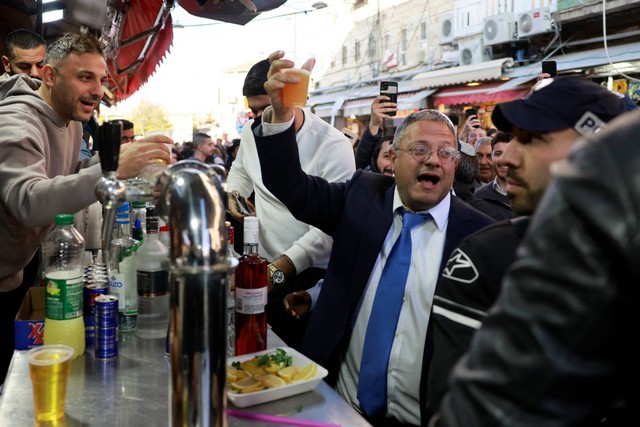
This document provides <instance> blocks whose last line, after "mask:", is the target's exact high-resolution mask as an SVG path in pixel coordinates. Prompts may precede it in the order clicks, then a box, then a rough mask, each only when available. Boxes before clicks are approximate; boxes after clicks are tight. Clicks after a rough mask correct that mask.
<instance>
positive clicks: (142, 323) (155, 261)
mask: <svg viewBox="0 0 640 427" xmlns="http://www.w3.org/2000/svg"><path fill="white" fill-rule="evenodd" d="M168 259H169V250H168V249H167V247H166V246H165V245H164V244H163V243H162V242H161V241H160V236H159V234H158V216H157V215H156V213H155V208H147V239H146V241H145V242H144V244H143V245H142V247H141V248H140V249H139V250H138V253H137V254H136V274H137V282H138V323H137V326H136V335H137V336H139V337H140V338H164V337H165V336H166V334H167V326H168V324H169V270H168V269H167V265H168Z"/></svg>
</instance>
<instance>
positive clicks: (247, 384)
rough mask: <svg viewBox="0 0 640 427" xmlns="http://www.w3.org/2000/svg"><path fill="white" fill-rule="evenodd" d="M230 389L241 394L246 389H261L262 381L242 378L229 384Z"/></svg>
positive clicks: (253, 378)
mask: <svg viewBox="0 0 640 427" xmlns="http://www.w3.org/2000/svg"><path fill="white" fill-rule="evenodd" d="M229 385H230V386H231V387H233V388H235V389H236V390H240V391H241V392H242V391H243V390H247V389H252V388H256V387H261V386H262V381H260V380H259V379H257V378H255V377H248V378H244V379H242V380H240V381H236V382H233V383H231V384H229Z"/></svg>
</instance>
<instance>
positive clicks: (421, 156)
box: [396, 145, 458, 163]
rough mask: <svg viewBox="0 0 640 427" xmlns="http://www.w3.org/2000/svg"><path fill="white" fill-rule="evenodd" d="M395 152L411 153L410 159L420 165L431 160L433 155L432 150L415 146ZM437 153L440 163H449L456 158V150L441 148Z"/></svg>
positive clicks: (422, 146) (398, 149)
mask: <svg viewBox="0 0 640 427" xmlns="http://www.w3.org/2000/svg"><path fill="white" fill-rule="evenodd" d="M396 150H397V151H406V152H408V153H411V157H413V159H414V160H415V161H416V162H418V163H422V162H424V161H425V160H428V159H430V158H431V154H433V148H431V147H426V146H424V145H416V146H414V147H411V148H396ZM436 151H437V152H438V158H439V159H440V161H441V162H442V163H451V162H453V161H454V160H455V159H457V158H458V150H456V149H455V148H453V147H441V148H438V149H437V150H436Z"/></svg>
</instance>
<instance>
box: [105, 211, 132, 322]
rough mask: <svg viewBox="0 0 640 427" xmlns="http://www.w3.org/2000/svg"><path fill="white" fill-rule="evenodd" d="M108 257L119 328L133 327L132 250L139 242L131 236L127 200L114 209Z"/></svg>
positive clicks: (108, 268)
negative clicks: (114, 225)
mask: <svg viewBox="0 0 640 427" xmlns="http://www.w3.org/2000/svg"><path fill="white" fill-rule="evenodd" d="M113 233H114V234H113V239H112V241H111V247H110V250H111V253H110V255H109V259H108V260H107V274H108V275H109V293H111V294H113V295H115V296H117V297H118V327H119V329H120V332H132V331H134V330H135V329H136V316H137V314H138V293H137V289H136V261H135V254H136V251H137V250H138V242H137V241H136V240H134V239H132V238H131V224H130V217H129V202H124V203H123V204H122V206H120V207H119V208H118V211H117V213H116V227H115V228H114V231H113Z"/></svg>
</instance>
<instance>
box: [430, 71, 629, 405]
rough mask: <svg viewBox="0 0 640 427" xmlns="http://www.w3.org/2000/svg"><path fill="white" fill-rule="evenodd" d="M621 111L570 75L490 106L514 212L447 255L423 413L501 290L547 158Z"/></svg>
mask: <svg viewBox="0 0 640 427" xmlns="http://www.w3.org/2000/svg"><path fill="white" fill-rule="evenodd" d="M624 112H626V105H625V102H624V100H623V98H622V96H618V95H616V94H614V93H612V92H610V91H608V90H607V89H606V88H603V87H601V86H599V85H597V84H595V83H593V82H591V81H589V80H586V79H582V78H578V77H566V78H559V79H544V80H541V81H540V82H538V83H537V84H536V86H534V88H533V90H532V92H531V93H530V94H529V95H528V96H527V97H526V98H524V99H520V100H516V101H511V102H507V103H504V104H499V105H497V106H496V109H495V110H494V113H493V117H492V119H493V122H494V124H495V125H496V126H497V127H498V129H499V130H501V131H505V132H513V133H514V137H513V139H512V140H511V142H510V143H509V144H508V146H507V147H506V148H505V151H504V153H503V154H502V157H501V159H500V161H499V166H502V165H504V166H507V167H508V172H507V176H506V186H505V188H504V189H505V190H506V192H507V194H508V195H509V197H510V198H511V207H512V209H513V211H514V212H515V213H516V214H518V215H522V217H519V218H515V219H512V220H510V221H509V220H506V221H501V222H498V223H496V224H493V225H490V226H489V227H486V228H484V229H482V230H480V231H478V232H477V233H475V234H473V235H471V236H469V237H467V238H466V239H464V240H463V241H462V242H461V243H460V246H458V248H457V249H455V250H454V251H453V253H452V255H451V257H450V258H449V261H448V263H447V266H446V267H445V269H444V272H443V273H442V276H441V278H440V281H439V282H438V287H437V289H436V295H435V298H434V307H433V327H434V328H433V329H434V355H433V359H432V363H431V366H430V368H429V384H428V388H427V396H428V408H427V412H428V413H429V415H433V413H434V412H436V411H437V409H438V406H439V404H440V401H441V399H442V397H443V395H444V393H445V392H446V390H447V378H448V377H449V374H450V373H451V370H452V368H453V366H454V365H455V363H456V362H457V361H458V359H459V358H460V356H462V354H463V353H465V352H466V351H467V349H468V347H469V343H470V341H471V338H472V337H473V335H474V333H475V332H476V330H477V329H478V328H479V327H480V325H481V324H482V322H483V320H484V318H485V317H486V315H487V311H488V310H489V308H490V307H491V306H492V305H493V303H494V302H495V301H496V299H497V297H498V295H499V293H500V291H501V288H502V286H501V284H502V278H503V276H504V275H505V272H506V270H507V268H508V267H509V266H510V265H511V264H512V262H513V261H514V259H515V256H516V249H517V248H518V246H519V245H520V242H521V241H522V238H523V236H524V234H525V231H526V229H527V226H528V223H529V218H530V217H529V216H530V215H532V214H533V212H534V210H535V209H536V207H537V205H538V203H539V201H540V199H541V198H542V195H543V194H544V192H545V190H546V188H547V185H548V184H549V181H550V179H551V175H550V168H551V164H552V163H554V162H555V161H557V160H562V159H564V158H565V157H566V156H567V153H568V152H569V149H570V148H571V146H572V145H573V144H574V142H575V141H576V140H577V139H578V138H579V137H580V136H586V135H589V134H591V133H594V132H597V131H598V130H599V129H600V128H601V127H602V126H603V125H604V123H606V122H609V121H610V120H612V119H614V118H615V117H617V116H619V115H621V114H623V113H624Z"/></svg>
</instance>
